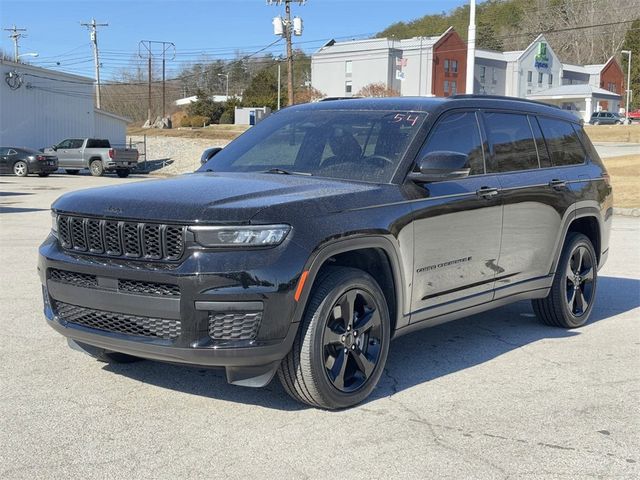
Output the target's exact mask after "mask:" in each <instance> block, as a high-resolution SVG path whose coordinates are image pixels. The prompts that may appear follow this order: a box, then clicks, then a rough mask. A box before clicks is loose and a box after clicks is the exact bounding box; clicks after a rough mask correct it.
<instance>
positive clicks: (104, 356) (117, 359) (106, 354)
mask: <svg viewBox="0 0 640 480" xmlns="http://www.w3.org/2000/svg"><path fill="white" fill-rule="evenodd" d="M76 343H77V344H78V346H79V347H80V348H81V349H82V350H83V351H84V352H85V353H86V354H88V355H90V356H92V357H93V358H95V359H96V360H98V361H99V362H104V363H134V362H139V361H141V360H142V358H139V357H134V356H133V355H127V354H126V353H120V352H111V351H109V350H105V349H104V348H99V347H94V346H93V345H88V344H86V343H81V342H77V341H76Z"/></svg>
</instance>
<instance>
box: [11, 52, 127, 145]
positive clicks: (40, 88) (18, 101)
mask: <svg viewBox="0 0 640 480" xmlns="http://www.w3.org/2000/svg"><path fill="white" fill-rule="evenodd" d="M0 77H1V78H0V144H1V145H13V146H25V147H31V148H36V149H37V148H42V147H47V146H50V145H53V144H55V143H57V142H59V141H60V140H63V139H65V138H85V137H96V138H106V139H108V140H109V141H110V142H111V143H113V144H114V145H117V144H124V143H125V136H126V130H127V123H128V122H129V120H128V119H126V118H123V117H120V116H118V115H114V114H112V113H108V112H105V111H103V110H98V109H96V108H95V107H94V88H95V87H94V80H93V79H92V78H87V77H81V76H78V75H71V74H68V73H63V72H57V71H55V70H48V69H45V68H40V67H35V66H32V65H25V64H21V63H15V62H11V61H8V60H0Z"/></svg>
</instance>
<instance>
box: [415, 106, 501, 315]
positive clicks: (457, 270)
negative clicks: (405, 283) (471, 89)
mask: <svg viewBox="0 0 640 480" xmlns="http://www.w3.org/2000/svg"><path fill="white" fill-rule="evenodd" d="M433 151H454V152H459V153H464V154H466V155H468V156H469V166H470V168H471V173H470V176H469V177H466V178H462V179H457V180H448V181H441V182H433V183H427V184H424V185H421V186H418V187H417V188H418V189H420V192H419V198H418V199H417V200H415V201H414V202H413V203H412V206H413V225H414V245H415V247H414V272H413V291H412V301H411V304H412V310H413V312H414V315H413V316H412V320H411V321H412V322H414V321H420V320H423V319H425V318H429V317H435V316H437V315H440V314H443V313H448V312H450V311H452V310H458V309H462V308H466V307H469V306H473V305H477V304H480V303H484V302H487V301H490V300H491V299H492V298H493V284H494V278H495V273H496V270H497V268H498V267H497V265H496V262H497V261H498V254H499V251H500V236H501V229H502V203H501V200H500V194H499V183H498V179H497V177H496V176H495V175H490V174H489V175H487V174H486V173H485V167H484V157H485V142H484V141H483V136H482V132H481V128H480V124H479V122H478V113H477V112H476V111H474V110H456V111H452V112H449V113H445V114H444V115H443V116H442V117H440V118H439V119H438V121H437V123H436V125H435V126H434V127H433V129H432V131H431V133H430V134H429V137H428V138H427V141H426V143H425V145H424V146H423V148H422V150H421V152H420V153H419V155H418V158H423V157H424V156H425V155H426V154H427V153H429V152H433ZM452 302H453V303H452Z"/></svg>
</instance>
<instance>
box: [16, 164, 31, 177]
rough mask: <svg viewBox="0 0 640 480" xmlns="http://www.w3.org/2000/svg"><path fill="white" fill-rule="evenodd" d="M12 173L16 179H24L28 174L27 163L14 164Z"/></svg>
mask: <svg viewBox="0 0 640 480" xmlns="http://www.w3.org/2000/svg"><path fill="white" fill-rule="evenodd" d="M13 173H14V174H15V175H16V176H18V177H26V176H27V175H28V174H29V169H28V168H27V162H23V161H22V160H18V161H17V162H16V163H14V164H13Z"/></svg>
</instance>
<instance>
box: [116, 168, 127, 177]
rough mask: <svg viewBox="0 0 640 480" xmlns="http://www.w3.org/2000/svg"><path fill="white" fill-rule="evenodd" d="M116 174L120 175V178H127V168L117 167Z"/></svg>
mask: <svg viewBox="0 0 640 480" xmlns="http://www.w3.org/2000/svg"><path fill="white" fill-rule="evenodd" d="M116 174H117V175H118V176H119V177H120V178H127V177H128V176H129V170H126V169H119V170H116Z"/></svg>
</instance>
